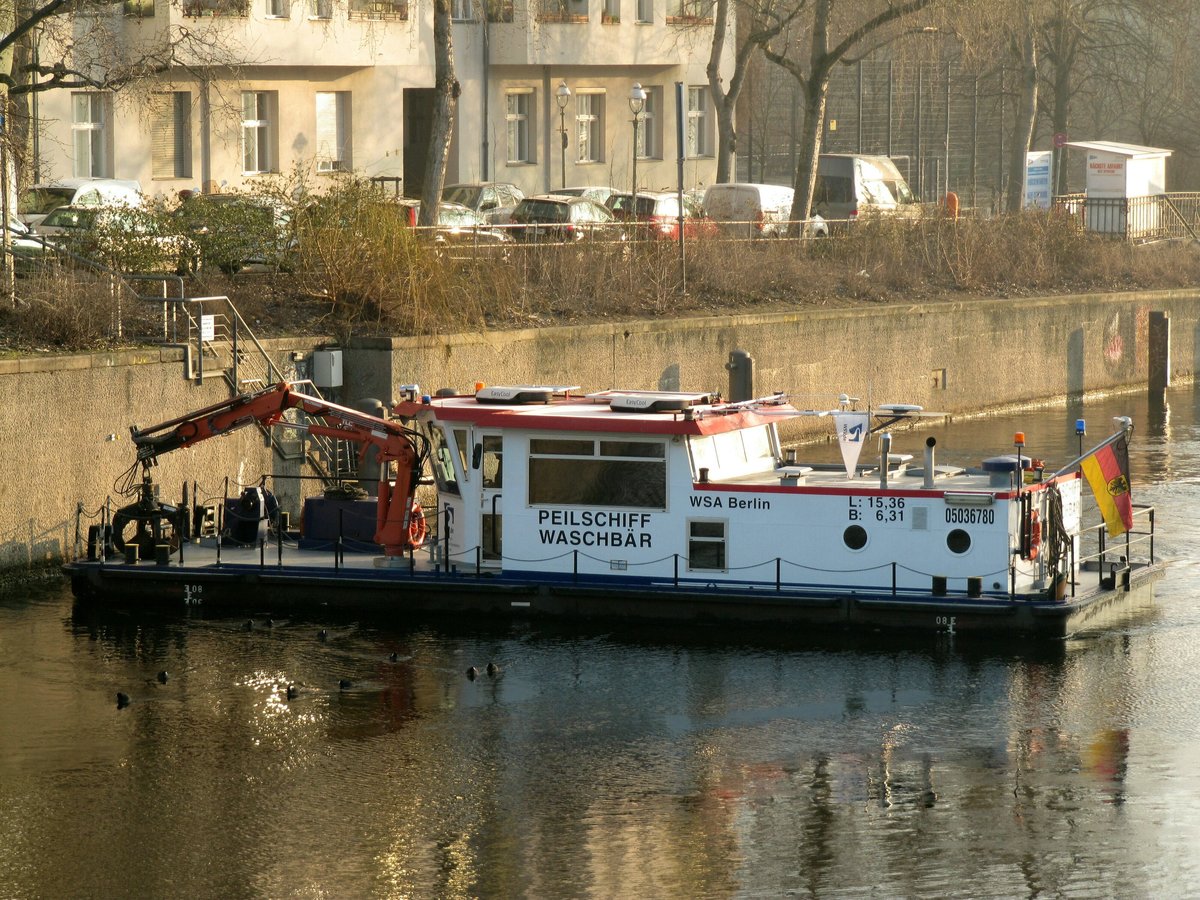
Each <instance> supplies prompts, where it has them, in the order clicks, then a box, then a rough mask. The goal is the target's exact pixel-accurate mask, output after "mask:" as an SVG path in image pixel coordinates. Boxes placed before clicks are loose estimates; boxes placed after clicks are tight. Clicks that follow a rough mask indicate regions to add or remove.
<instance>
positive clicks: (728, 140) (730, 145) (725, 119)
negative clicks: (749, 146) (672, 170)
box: [705, 0, 741, 184]
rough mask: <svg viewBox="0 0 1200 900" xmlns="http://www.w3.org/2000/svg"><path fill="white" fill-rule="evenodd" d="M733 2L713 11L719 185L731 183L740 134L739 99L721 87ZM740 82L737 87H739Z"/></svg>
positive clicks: (711, 85)
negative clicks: (736, 121)
mask: <svg viewBox="0 0 1200 900" xmlns="http://www.w3.org/2000/svg"><path fill="white" fill-rule="evenodd" d="M729 3H730V0H717V4H716V7H715V9H714V10H713V12H714V14H715V18H714V20H713V40H712V46H711V48H710V50H709V54H708V66H707V67H706V69H705V72H706V74H707V75H708V92H709V94H710V95H711V96H712V101H713V109H714V110H715V111H716V114H717V176H716V183H717V184H725V183H726V182H729V181H732V180H733V176H732V169H733V167H734V166H735V165H736V154H737V131H736V130H735V129H734V124H733V114H734V107H735V106H736V105H737V97H736V96H735V95H732V92H730V93H726V92H725V91H724V90H723V89H722V87H721V74H720V73H721V56H722V55H723V54H724V52H725V34H726V31H727V29H728V26H729ZM740 83H741V82H740V79H739V81H738V84H739V85H740Z"/></svg>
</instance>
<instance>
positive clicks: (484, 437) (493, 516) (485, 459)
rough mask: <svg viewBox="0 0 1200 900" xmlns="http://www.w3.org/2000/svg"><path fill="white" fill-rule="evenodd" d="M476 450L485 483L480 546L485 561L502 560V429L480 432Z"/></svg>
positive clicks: (481, 481)
mask: <svg viewBox="0 0 1200 900" xmlns="http://www.w3.org/2000/svg"><path fill="white" fill-rule="evenodd" d="M477 441H478V443H477V444H476V451H475V452H476V453H477V454H478V458H479V477H480V484H481V485H482V491H481V501H482V505H481V508H480V522H481V525H482V528H481V529H480V547H481V550H482V552H481V556H482V557H483V559H484V560H485V561H487V560H496V561H499V560H500V558H501V557H502V556H503V547H502V544H503V540H504V516H503V513H502V508H503V507H502V504H501V492H502V490H503V487H504V454H503V446H504V441H503V437H502V436H501V434H500V433H499V432H489V431H483V432H479V433H478V435H477Z"/></svg>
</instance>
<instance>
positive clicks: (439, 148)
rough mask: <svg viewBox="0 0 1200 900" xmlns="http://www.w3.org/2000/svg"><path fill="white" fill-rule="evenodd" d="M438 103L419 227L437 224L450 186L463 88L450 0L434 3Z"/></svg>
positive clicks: (435, 80) (426, 162) (435, 78)
mask: <svg viewBox="0 0 1200 900" xmlns="http://www.w3.org/2000/svg"><path fill="white" fill-rule="evenodd" d="M433 46H434V90H435V94H434V101H433V117H432V126H431V133H430V135H429V155H428V156H427V157H426V158H425V186H424V189H423V190H422V191H421V213H420V216H419V218H418V220H417V223H418V224H419V225H423V226H432V225H436V224H437V219H438V205H439V204H440V203H441V199H442V187H443V186H444V185H445V183H446V161H447V160H448V159H449V157H450V139H451V137H453V135H454V109H455V106H456V105H457V102H458V94H459V86H458V80H457V79H456V78H455V77H454V44H453V41H452V39H451V26H450V0H434V3H433Z"/></svg>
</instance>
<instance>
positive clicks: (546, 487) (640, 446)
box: [529, 438, 667, 510]
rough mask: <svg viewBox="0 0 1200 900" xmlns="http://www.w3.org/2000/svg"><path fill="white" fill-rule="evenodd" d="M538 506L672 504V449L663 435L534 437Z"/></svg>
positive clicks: (532, 495) (532, 491) (533, 495)
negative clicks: (669, 453) (669, 495)
mask: <svg viewBox="0 0 1200 900" xmlns="http://www.w3.org/2000/svg"><path fill="white" fill-rule="evenodd" d="M529 503H530V505H533V506H595V507H628V508H634V509H655V510H664V509H666V508H667V448H666V444H665V442H663V441H661V440H649V441H647V440H634V439H630V440H606V439H603V438H600V439H596V438H532V439H530V441H529Z"/></svg>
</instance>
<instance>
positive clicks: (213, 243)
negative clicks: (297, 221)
mask: <svg viewBox="0 0 1200 900" xmlns="http://www.w3.org/2000/svg"><path fill="white" fill-rule="evenodd" d="M175 217H176V219H177V221H178V222H179V226H180V230H181V231H182V232H183V233H185V234H188V235H190V236H191V238H192V240H194V241H195V243H196V245H197V246H198V247H199V249H200V259H201V262H202V263H203V264H204V265H208V266H216V267H217V268H219V269H220V270H221V271H222V272H225V273H226V274H227V275H234V274H237V273H239V272H263V271H272V272H274V271H281V270H283V271H287V270H289V269H291V268H293V267H294V265H295V263H296V255H297V249H298V241H297V238H296V233H295V228H294V227H293V222H292V216H291V211H290V210H289V209H288V208H287V206H286V205H285V204H283V203H281V202H280V201H278V200H275V199H274V198H271V197H260V196H255V195H253V194H236V193H229V194H194V195H192V196H190V197H189V198H187V199H185V200H184V201H183V202H182V203H181V204H180V206H179V208H178V209H177V210H176V211H175Z"/></svg>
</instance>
